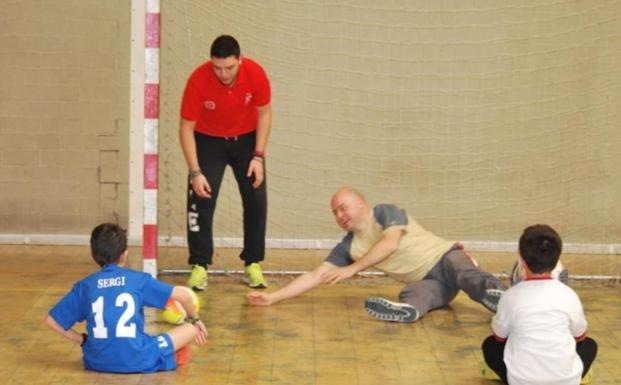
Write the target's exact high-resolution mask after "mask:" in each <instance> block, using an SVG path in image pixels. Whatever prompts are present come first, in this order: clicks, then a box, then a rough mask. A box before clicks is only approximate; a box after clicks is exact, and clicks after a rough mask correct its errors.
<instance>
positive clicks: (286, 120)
mask: <svg viewBox="0 0 621 385" xmlns="http://www.w3.org/2000/svg"><path fill="white" fill-rule="evenodd" d="M620 15H621V3H620V2H618V1H613V2H575V1H558V0H555V1H538V2H531V3H527V4H525V3H524V2H523V1H518V0H515V1H509V2H502V3H496V2H463V1H458V0H449V1H443V2H411V1H387V2H381V3H377V2H374V1H373V2H372V1H344V2H324V1H301V0H300V1H297V0H289V1H284V0H273V1H260V2H259V1H244V2H234V3H232V2H228V3H227V2H216V3H214V2H208V3H206V2H203V1H199V0H184V1H169V2H164V3H163V5H162V53H161V60H162V63H161V93H162V95H161V126H160V196H159V206H160V209H159V214H160V215H159V223H160V234H161V235H163V236H166V237H169V238H170V239H175V238H176V237H179V239H182V238H183V237H184V234H185V197H186V191H185V177H186V169H187V168H186V166H185V162H184V160H183V156H182V153H181V150H180V146H179V141H178V134H177V128H178V116H179V104H180V98H181V94H182V91H183V87H184V85H185V81H186V80H187V77H188V76H189V74H190V73H191V71H192V70H193V69H194V68H195V67H196V66H198V65H199V64H200V63H202V62H204V61H206V60H207V59H208V52H209V46H210V44H211V42H212V41H213V39H214V38H215V37H216V36H218V35H219V34H222V33H227V34H231V35H233V36H235V37H236V38H237V39H238V40H239V41H240V44H241V46H242V53H243V54H244V55H246V56H248V57H250V58H252V59H254V60H256V61H258V62H259V63H260V64H262V65H263V66H264V68H265V69H266V71H267V73H268V75H269V76H270V80H271V84H272V91H273V100H272V104H273V114H274V122H273V131H272V135H271V139H270V142H269V146H268V158H267V170H268V190H269V193H268V196H269V204H270V206H269V219H268V238H269V239H287V240H294V241H296V240H297V241H300V242H302V243H303V241H305V240H321V239H338V238H339V237H340V236H341V234H340V232H339V229H338V228H337V226H336V225H335V224H334V221H333V218H332V215H331V213H330V208H329V199H330V196H331V194H332V192H333V191H334V190H335V189H336V188H338V187H339V186H341V185H345V184H347V185H352V186H355V187H356V188H358V189H359V190H361V191H362V192H363V193H365V195H366V196H367V199H368V200H369V201H370V202H372V203H373V204H376V203H395V204H398V205H399V206H401V207H403V208H405V209H406V210H407V211H408V212H409V213H410V214H411V215H412V216H413V217H415V218H416V219H417V220H418V221H419V222H420V223H421V224H422V225H423V226H424V227H426V228H427V229H429V230H431V231H433V232H434V233H436V234H438V235H441V236H443V237H445V238H447V239H455V240H462V241H481V242H483V243H485V242H491V243H493V242H515V241H516V240H517V239H518V237H519V235H520V233H521V231H522V229H523V228H524V227H526V226H527V225H530V224H533V223H548V224H550V225H552V226H553V227H555V228H556V229H557V230H558V231H559V233H560V234H561V235H562V236H563V238H564V241H565V242H566V244H572V243H573V244H580V245H593V244H595V245H599V246H601V247H599V249H598V250H600V249H601V250H607V251H608V252H613V253H614V252H616V253H619V252H620V251H619V247H618V246H619V244H620V243H621V238H620V237H621V203H620V200H619V199H618V196H619V191H621V166H620V163H619V162H618V161H617V159H616V158H617V154H618V144H619V143H621V131H620V130H619V129H618V127H617V125H618V122H619V121H621V119H620V118H621V113H620V112H619V108H618V106H619V104H620V103H621V69H620V68H621V67H619V66H618V63H619V62H620V61H621V20H620V19H621V16H620ZM240 207H241V204H240V200H239V194H238V193H237V187H236V185H235V182H234V178H233V177H232V174H231V173H230V171H227V173H226V175H225V179H224V183H223V185H222V190H221V193H220V198H219V202H218V209H217V211H216V217H215V229H216V234H215V236H216V237H217V238H240V237H241V236H242V234H241V230H242V219H241V208H240ZM602 245H603V246H602ZM576 263H581V264H583V265H585V266H586V265H588V262H576ZM507 265H508V267H507V269H510V266H511V265H512V261H511V262H507ZM568 267H569V268H570V271H571V267H572V266H568ZM580 267H582V266H580ZM610 268H613V269H616V270H613V271H610V274H614V275H620V274H621V272H620V271H619V270H618V264H615V263H611V265H609V266H608V267H607V269H608V270H610Z"/></svg>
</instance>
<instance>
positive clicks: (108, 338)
mask: <svg viewBox="0 0 621 385" xmlns="http://www.w3.org/2000/svg"><path fill="white" fill-rule="evenodd" d="M171 293H172V286H171V285H169V284H167V283H164V282H161V281H158V280H157V279H154V278H153V277H151V276H150V275H149V274H146V273H142V272H138V271H134V270H130V269H126V268H122V267H119V266H117V265H107V266H104V267H103V268H102V269H101V270H100V271H99V272H97V273H95V274H92V275H90V276H88V277H86V278H84V279H82V280H81V281H79V282H78V283H76V284H75V285H74V286H73V288H72V289H71V291H70V292H69V293H67V295H65V296H64V297H63V298H62V299H61V300H60V301H59V302H58V303H57V304H56V305H55V306H54V307H53V308H52V309H51V310H50V316H51V317H52V318H54V320H55V321H56V322H58V324H60V325H61V326H62V327H63V328H64V329H65V330H68V329H70V328H71V327H73V325H74V324H75V323H76V322H82V321H86V329H87V332H88V340H87V342H86V344H85V345H84V346H83V347H82V353H83V360H84V366H85V367H86V368H87V369H91V370H96V371H101V372H117V373H136V372H141V373H145V372H155V371H158V370H173V369H175V368H176V364H175V362H174V354H172V353H174V348H173V347H172V346H169V345H172V341H171V340H170V337H168V335H165V334H164V335H160V336H150V335H148V334H146V333H145V331H144V312H143V306H150V307H156V308H160V309H162V308H164V307H165V306H166V302H167V301H168V299H169V298H170V295H171Z"/></svg>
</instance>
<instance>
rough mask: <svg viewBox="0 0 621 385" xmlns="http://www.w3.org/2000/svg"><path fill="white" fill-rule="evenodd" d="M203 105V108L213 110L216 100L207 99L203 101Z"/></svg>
mask: <svg viewBox="0 0 621 385" xmlns="http://www.w3.org/2000/svg"><path fill="white" fill-rule="evenodd" d="M203 104H204V105H205V108H206V109H208V110H212V111H213V110H215V109H216V102H214V101H212V100H207V101H206V102H205V103H203Z"/></svg>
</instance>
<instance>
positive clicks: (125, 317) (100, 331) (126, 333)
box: [91, 293, 136, 338]
mask: <svg viewBox="0 0 621 385" xmlns="http://www.w3.org/2000/svg"><path fill="white" fill-rule="evenodd" d="M114 305H115V306H116V307H123V306H124V305H127V307H126V308H125V311H124V312H123V314H121V317H120V318H119V321H118V322H117V324H116V337H128V338H133V337H136V324H135V323H133V322H132V323H130V324H129V325H126V324H125V323H126V322H127V321H129V320H130V319H131V318H132V317H133V316H134V313H136V304H135V303H134V297H132V296H131V295H130V294H128V293H121V294H119V295H118V296H117V297H116V301H115V303H114ZM91 308H92V310H93V313H95V327H94V328H93V336H94V337H95V338H108V328H107V327H106V325H104V318H103V314H104V300H103V297H102V296H99V297H97V299H96V300H95V302H93V303H92V304H91Z"/></svg>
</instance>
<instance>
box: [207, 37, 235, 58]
mask: <svg viewBox="0 0 621 385" xmlns="http://www.w3.org/2000/svg"><path fill="white" fill-rule="evenodd" d="M210 54H211V57H217V58H220V59H224V58H227V57H229V56H235V57H236V58H237V59H239V55H240V54H241V49H240V48H239V43H238V42H237V40H235V38H234V37H233V36H230V35H220V36H218V37H217V38H216V40H214V41H213V43H212V44H211V51H210Z"/></svg>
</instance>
